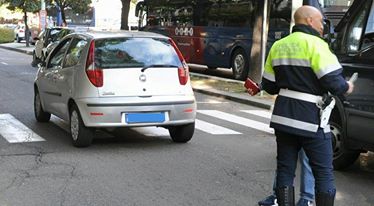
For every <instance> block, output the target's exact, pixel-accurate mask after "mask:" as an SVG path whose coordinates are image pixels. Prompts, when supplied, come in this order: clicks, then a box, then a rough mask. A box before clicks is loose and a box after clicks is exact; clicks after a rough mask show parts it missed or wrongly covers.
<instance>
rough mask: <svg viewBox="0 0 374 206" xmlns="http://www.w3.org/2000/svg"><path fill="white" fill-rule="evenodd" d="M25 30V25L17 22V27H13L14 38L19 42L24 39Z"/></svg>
mask: <svg viewBox="0 0 374 206" xmlns="http://www.w3.org/2000/svg"><path fill="white" fill-rule="evenodd" d="M25 31H26V27H25V25H24V24H18V25H17V27H16V28H15V29H14V35H15V37H14V39H15V40H16V41H17V42H18V43H20V42H21V41H22V40H25Z"/></svg>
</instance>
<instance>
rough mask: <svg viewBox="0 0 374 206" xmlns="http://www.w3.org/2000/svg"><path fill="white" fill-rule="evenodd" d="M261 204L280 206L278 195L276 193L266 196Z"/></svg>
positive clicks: (262, 205)
mask: <svg viewBox="0 0 374 206" xmlns="http://www.w3.org/2000/svg"><path fill="white" fill-rule="evenodd" d="M258 205H259V206H278V204H277V197H276V196H275V195H270V196H267V197H265V199H263V200H261V201H259V202H258Z"/></svg>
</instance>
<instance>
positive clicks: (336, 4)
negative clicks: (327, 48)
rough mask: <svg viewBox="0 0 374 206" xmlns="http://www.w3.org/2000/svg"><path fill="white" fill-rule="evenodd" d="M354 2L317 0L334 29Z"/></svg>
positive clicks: (350, 0)
mask: <svg viewBox="0 0 374 206" xmlns="http://www.w3.org/2000/svg"><path fill="white" fill-rule="evenodd" d="M353 2H354V0H319V3H320V5H321V8H322V11H323V13H324V14H325V16H326V17H327V18H328V19H329V20H330V21H331V23H332V25H333V26H334V27H335V26H336V25H337V24H338V23H339V21H340V20H341V19H342V18H343V16H344V14H345V13H346V12H347V11H348V9H349V7H350V6H351V5H352V4H353Z"/></svg>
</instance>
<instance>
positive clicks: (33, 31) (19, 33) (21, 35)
mask: <svg viewBox="0 0 374 206" xmlns="http://www.w3.org/2000/svg"><path fill="white" fill-rule="evenodd" d="M38 33H39V32H38V29H37V28H34V27H29V43H30V44H32V45H34V44H35V40H34V36H37V35H38ZM14 39H15V40H16V42H17V43H20V42H21V41H23V40H26V26H25V25H24V24H18V25H17V26H16V27H15V28H14Z"/></svg>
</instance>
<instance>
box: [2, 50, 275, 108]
mask: <svg viewBox="0 0 374 206" xmlns="http://www.w3.org/2000/svg"><path fill="white" fill-rule="evenodd" d="M0 48H3V49H8V50H13V51H17V52H22V53H26V54H29V55H32V52H33V50H34V46H32V45H30V47H26V43H6V44H0ZM190 74H191V77H194V76H196V77H199V78H203V79H207V80H208V79H214V80H216V81H218V82H229V83H233V84H236V85H238V86H239V87H240V85H243V84H244V82H243V81H237V80H231V79H225V78H220V77H214V76H208V75H204V74H197V73H193V72H191V73H190ZM192 87H193V90H194V91H195V92H199V93H202V94H208V95H212V96H216V97H221V98H225V99H229V100H231V101H235V102H239V103H243V104H247V105H252V106H256V107H260V108H263V109H272V107H273V104H274V100H273V99H271V98H263V97H260V96H254V97H252V96H250V95H249V94H247V93H246V92H245V91H244V87H243V92H228V91H223V90H218V89H216V88H212V87H210V86H207V85H198V84H194V82H193V81H192Z"/></svg>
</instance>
